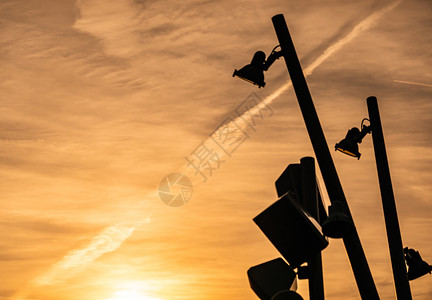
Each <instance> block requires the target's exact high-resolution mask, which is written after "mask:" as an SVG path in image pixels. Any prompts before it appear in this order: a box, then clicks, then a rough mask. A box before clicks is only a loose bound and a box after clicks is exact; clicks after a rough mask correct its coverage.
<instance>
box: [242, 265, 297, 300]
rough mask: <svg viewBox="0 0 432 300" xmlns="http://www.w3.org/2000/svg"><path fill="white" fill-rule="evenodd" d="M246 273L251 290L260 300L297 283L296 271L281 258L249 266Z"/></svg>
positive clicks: (268, 298) (288, 288)
mask: <svg viewBox="0 0 432 300" xmlns="http://www.w3.org/2000/svg"><path fill="white" fill-rule="evenodd" d="M247 275H248V278H249V283H250V286H251V288H252V290H253V291H254V292H255V294H256V295H257V296H258V297H259V298H260V299H262V300H270V299H271V298H272V297H273V296H274V295H276V294H277V293H278V292H279V291H282V290H290V289H292V287H293V286H296V283H297V281H296V280H297V279H296V273H295V272H294V270H293V269H292V268H291V267H290V266H289V265H288V264H287V263H286V262H285V261H284V260H283V259H282V258H276V259H273V260H271V261H268V262H265V263H263V264H260V265H257V266H254V267H251V268H250V269H249V270H248V271H247Z"/></svg>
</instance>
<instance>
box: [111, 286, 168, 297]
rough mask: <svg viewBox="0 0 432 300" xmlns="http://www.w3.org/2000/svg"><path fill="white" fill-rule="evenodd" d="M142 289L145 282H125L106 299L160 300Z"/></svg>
mask: <svg viewBox="0 0 432 300" xmlns="http://www.w3.org/2000/svg"><path fill="white" fill-rule="evenodd" d="M144 289H145V284H144V285H142V284H127V285H126V286H123V287H122V288H120V289H119V290H118V291H116V292H115V293H114V296H113V297H111V298H109V299H107V300H162V299H160V298H158V297H153V296H150V295H149V294H148V293H147V292H146V291H144Z"/></svg>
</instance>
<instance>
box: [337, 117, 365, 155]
mask: <svg viewBox="0 0 432 300" xmlns="http://www.w3.org/2000/svg"><path fill="white" fill-rule="evenodd" d="M366 120H367V121H369V120H368V119H363V120H362V123H361V129H362V130H361V131H360V129H358V128H357V127H353V128H351V129H350V130H348V133H347V134H346V136H345V138H344V139H343V140H342V141H340V142H339V143H337V144H336V145H335V150H336V151H340V152H342V153H345V154H347V155H349V156H353V157H357V159H360V156H361V154H360V152H359V151H358V144H360V143H361V142H362V140H363V138H364V137H365V136H366V134H368V133H371V131H372V130H371V126H367V125H363V122H364V121H366Z"/></svg>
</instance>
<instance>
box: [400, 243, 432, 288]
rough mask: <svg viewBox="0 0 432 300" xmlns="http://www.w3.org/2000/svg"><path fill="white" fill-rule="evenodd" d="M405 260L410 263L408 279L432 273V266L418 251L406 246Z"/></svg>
mask: <svg viewBox="0 0 432 300" xmlns="http://www.w3.org/2000/svg"><path fill="white" fill-rule="evenodd" d="M403 250H404V254H405V261H406V263H407V265H408V279H409V280H414V279H417V278H419V277H422V276H423V275H426V274H428V273H429V274H431V271H432V266H430V265H429V264H428V263H427V262H425V261H424V260H423V259H422V258H421V256H420V253H419V252H418V251H415V250H414V249H409V248H408V247H405V248H404V249H403Z"/></svg>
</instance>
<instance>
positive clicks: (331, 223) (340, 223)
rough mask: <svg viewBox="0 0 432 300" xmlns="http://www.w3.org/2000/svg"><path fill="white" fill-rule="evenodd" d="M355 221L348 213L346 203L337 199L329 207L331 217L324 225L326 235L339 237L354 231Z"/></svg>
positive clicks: (323, 229)
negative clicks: (345, 207)
mask: <svg viewBox="0 0 432 300" xmlns="http://www.w3.org/2000/svg"><path fill="white" fill-rule="evenodd" d="M354 228H355V227H354V223H353V221H352V220H351V218H350V217H349V216H348V215H347V214H346V212H345V209H344V205H343V203H342V202H340V201H335V202H333V203H332V205H331V206H330V207H329V217H328V218H327V220H325V221H324V223H323V225H322V231H323V233H324V235H325V236H328V237H331V238H334V239H339V238H343V237H345V236H346V235H348V234H349V233H351V232H353V231H354Z"/></svg>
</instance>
